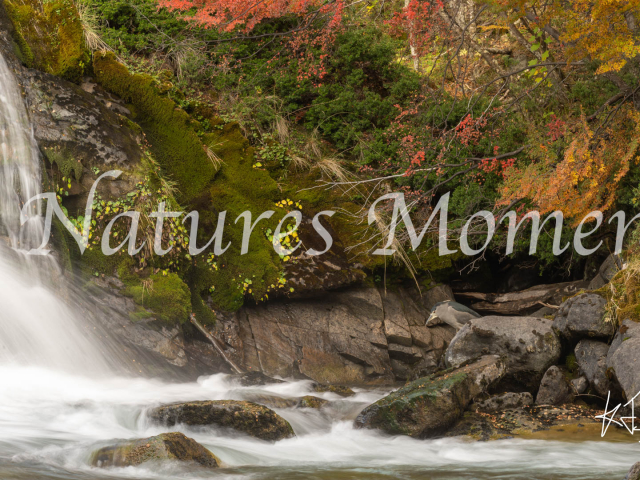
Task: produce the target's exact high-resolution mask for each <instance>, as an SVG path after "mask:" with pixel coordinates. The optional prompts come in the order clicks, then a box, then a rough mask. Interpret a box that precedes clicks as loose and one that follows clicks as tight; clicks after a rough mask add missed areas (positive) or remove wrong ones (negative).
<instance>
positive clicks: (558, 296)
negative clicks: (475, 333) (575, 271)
mask: <svg viewBox="0 0 640 480" xmlns="http://www.w3.org/2000/svg"><path fill="white" fill-rule="evenodd" d="M587 285H588V282H584V281H579V282H565V283H556V284H551V285H537V286H535V287H531V288H528V289H526V290H522V291H520V292H510V293H502V294H497V293H479V292H458V293H456V295H457V296H458V297H459V298H460V299H461V301H462V300H465V301H466V302H465V303H470V305H469V306H470V307H471V308H472V309H473V310H476V311H478V312H480V313H483V314H485V315H529V314H532V313H534V312H536V311H538V310H540V308H541V307H544V306H546V305H553V306H559V305H560V303H561V302H562V299H563V298H566V297H568V296H571V295H575V294H576V293H578V292H579V291H580V289H583V288H587Z"/></svg>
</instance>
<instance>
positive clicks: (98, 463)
mask: <svg viewBox="0 0 640 480" xmlns="http://www.w3.org/2000/svg"><path fill="white" fill-rule="evenodd" d="M152 460H153V461H159V460H174V461H175V460H177V461H181V462H195V463H198V464H200V465H202V466H203V467H210V468H215V467H219V466H220V460H219V459H218V458H217V457H216V456H215V455H214V454H213V453H211V452H210V451H209V450H207V449H206V448H204V447H203V446H202V445H200V444H199V443H198V442H196V441H195V440H193V439H192V438H189V437H185V436H184V435H183V434H182V433H177V432H173V433H162V434H160V435H156V436H155V437H149V438H141V439H137V440H127V441H124V442H121V443H118V444H116V445H110V446H108V447H104V448H101V449H100V450H97V451H96V452H94V453H93V455H92V456H91V465H93V466H94V467H103V468H104V467H135V466H137V465H140V464H142V463H144V462H148V461H152Z"/></svg>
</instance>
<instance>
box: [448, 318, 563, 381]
mask: <svg viewBox="0 0 640 480" xmlns="http://www.w3.org/2000/svg"><path fill="white" fill-rule="evenodd" d="M551 325H552V322H551V321H550V320H546V319H544V318H534V317H483V318H478V319H475V320H471V321H470V322H469V323H467V324H466V325H465V326H464V327H463V328H462V329H461V330H460V331H459V332H458V333H457V335H456V336H455V337H454V338H453V340H451V344H450V345H449V348H447V351H446V353H445V362H446V364H447V366H449V367H458V366H460V365H463V364H465V363H466V362H469V361H470V360H473V359H474V358H477V357H479V356H481V355H504V356H505V357H506V359H507V374H506V376H505V381H506V380H509V381H512V382H515V383H517V384H520V385H524V386H526V387H529V388H533V389H535V388H537V387H538V384H539V383H540V379H541V378H542V375H543V374H544V373H545V372H546V371H547V369H548V368H549V367H550V366H551V365H553V364H554V363H556V362H557V361H558V360H559V359H560V354H561V345H560V339H559V338H558V336H557V335H556V334H555V333H554V331H553V329H552V328H551Z"/></svg>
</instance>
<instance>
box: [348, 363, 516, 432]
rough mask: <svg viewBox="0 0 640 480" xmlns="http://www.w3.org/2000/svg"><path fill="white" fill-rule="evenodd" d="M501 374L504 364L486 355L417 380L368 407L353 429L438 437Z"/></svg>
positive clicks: (357, 419)
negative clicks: (371, 429) (452, 368)
mask: <svg viewBox="0 0 640 480" xmlns="http://www.w3.org/2000/svg"><path fill="white" fill-rule="evenodd" d="M504 373H505V363H504V361H503V360H501V359H500V358H499V357H497V356H495V355H489V356H485V357H482V358H481V359H479V360H478V361H477V362H475V363H473V364H471V365H467V366H466V367H462V368H459V369H454V370H449V371H445V372H442V373H441V374H437V375H432V376H429V377H425V378H420V379H418V380H415V381H413V382H411V383H409V384H407V385H406V386H404V387H402V388H401V389H400V390H397V391H395V392H393V393H391V394H390V395H388V396H386V397H384V398H382V399H380V400H378V401H377V402H376V403H374V404H372V405H369V406H368V407H367V408H365V409H364V410H363V411H362V412H361V413H360V415H358V418H356V421H355V426H356V427H357V428H377V429H380V430H382V431H384V432H386V433H390V434H394V435H398V434H402V435H410V436H412V437H419V438H429V437H435V436H438V435H442V434H443V433H444V432H446V430H447V429H448V428H449V427H451V426H452V425H453V424H454V423H455V422H456V421H457V420H458V419H459V418H460V417H461V416H462V414H463V413H464V410H465V408H466V407H467V405H468V404H469V403H470V402H471V401H472V400H473V399H474V397H476V396H477V395H479V394H480V393H482V392H483V391H484V390H486V389H487V388H488V387H489V386H490V385H492V384H493V383H495V382H496V381H498V380H499V379H500V378H502V376H503V375H504Z"/></svg>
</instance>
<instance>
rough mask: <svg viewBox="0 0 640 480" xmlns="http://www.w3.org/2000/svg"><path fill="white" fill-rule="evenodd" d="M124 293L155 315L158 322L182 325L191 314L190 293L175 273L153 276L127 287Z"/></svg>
mask: <svg viewBox="0 0 640 480" xmlns="http://www.w3.org/2000/svg"><path fill="white" fill-rule="evenodd" d="M125 293H126V294H128V295H131V296H132V297H133V300H134V301H135V302H136V303H137V304H138V305H141V306H142V307H144V308H146V309H149V310H151V311H153V312H154V313H155V315H156V316H157V318H158V319H159V320H162V321H165V322H168V323H184V322H186V321H187V320H188V319H189V314H190V313H191V292H190V291H189V287H188V286H187V284H186V283H184V282H183V281H182V279H181V278H180V277H179V276H178V275H177V274H175V273H168V274H167V275H163V274H154V275H151V276H149V278H147V279H145V280H142V281H140V283H138V284H137V285H132V286H129V287H128V288H127V289H126V290H125Z"/></svg>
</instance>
